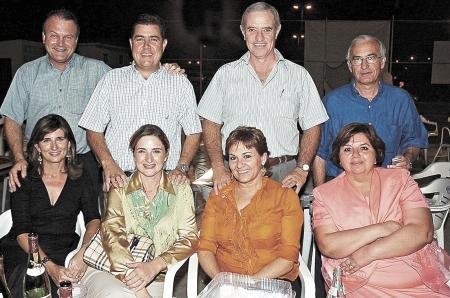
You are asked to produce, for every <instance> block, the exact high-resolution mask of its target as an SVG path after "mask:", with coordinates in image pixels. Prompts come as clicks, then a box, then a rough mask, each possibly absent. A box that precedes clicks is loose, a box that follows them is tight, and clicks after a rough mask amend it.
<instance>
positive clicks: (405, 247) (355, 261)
mask: <svg viewBox="0 0 450 298" xmlns="http://www.w3.org/2000/svg"><path fill="white" fill-rule="evenodd" d="M403 222H404V226H403V227H401V228H400V229H399V230H397V231H395V232H393V233H392V234H391V235H389V236H387V237H384V238H382V239H379V240H378V241H375V242H373V243H371V244H369V245H366V246H364V247H362V248H361V249H359V250H357V251H355V252H354V253H353V254H352V255H351V256H350V257H349V259H348V260H346V261H345V262H343V264H342V267H343V270H344V271H346V272H348V273H353V272H355V271H357V270H358V269H359V268H361V267H364V266H366V265H368V264H370V263H371V262H373V261H375V260H381V259H389V258H394V257H401V256H406V255H409V254H412V253H414V252H416V251H418V250H420V249H421V248H423V247H424V246H425V245H426V244H428V243H430V242H431V241H432V240H433V221H432V219H431V213H430V210H429V209H428V208H410V209H405V210H403Z"/></svg>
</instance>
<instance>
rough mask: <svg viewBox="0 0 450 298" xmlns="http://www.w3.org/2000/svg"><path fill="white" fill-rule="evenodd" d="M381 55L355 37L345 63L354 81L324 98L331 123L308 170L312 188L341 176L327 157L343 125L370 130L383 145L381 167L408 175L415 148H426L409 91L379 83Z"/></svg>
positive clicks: (375, 44)
mask: <svg viewBox="0 0 450 298" xmlns="http://www.w3.org/2000/svg"><path fill="white" fill-rule="evenodd" d="M385 53H386V48H385V47H384V45H383V44H382V43H381V41H380V40H378V39H377V38H375V37H373V36H369V35H360V36H358V37H356V38H355V39H354V40H353V41H352V43H351V45H350V47H349V49H348V51H347V57H346V58H347V64H348V68H349V70H350V72H351V73H352V75H353V80H352V82H351V83H350V84H347V85H345V86H342V87H340V88H338V89H336V90H333V91H332V92H330V93H329V94H327V96H325V98H324V99H323V101H324V105H325V108H326V110H327V112H328V116H329V117H330V118H329V120H328V121H326V122H325V123H324V125H322V133H321V141H320V146H319V149H318V151H317V156H316V158H315V161H314V165H313V170H314V181H315V184H316V185H320V184H322V183H324V182H325V180H326V177H327V176H329V177H336V176H337V175H339V174H340V173H341V172H342V169H340V168H338V167H336V166H335V165H333V163H332V162H331V160H330V158H329V157H330V153H331V147H332V144H333V141H334V139H335V138H336V136H337V134H338V133H339V131H340V129H341V128H342V127H344V126H345V125H346V124H349V123H352V122H360V123H369V124H371V125H373V126H374V128H375V130H376V132H377V134H378V135H379V136H380V137H381V139H382V140H383V141H384V142H385V144H386V154H385V159H384V161H383V166H384V167H395V168H404V169H408V170H409V169H410V168H411V164H412V162H413V161H414V160H415V159H416V158H417V156H418V154H419V151H420V148H426V147H427V146H428V137H427V131H426V129H425V127H424V125H423V124H422V122H421V120H420V118H419V114H418V113H417V110H416V107H415V105H414V102H413V100H412V99H411V97H410V96H409V94H408V92H406V91H405V90H403V89H400V88H397V87H394V86H392V85H388V84H385V83H383V82H382V79H381V77H382V70H383V68H384V66H385V63H386V57H385ZM393 159H394V160H393Z"/></svg>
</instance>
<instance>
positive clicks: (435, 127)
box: [420, 115, 439, 164]
mask: <svg viewBox="0 0 450 298" xmlns="http://www.w3.org/2000/svg"><path fill="white" fill-rule="evenodd" d="M420 120H422V122H423V124H425V128H426V129H427V131H428V138H429V137H437V136H438V135H439V130H438V124H437V122H434V121H430V120H428V119H427V118H425V117H424V116H423V115H420ZM428 127H430V128H432V129H431V130H428ZM423 153H424V158H425V164H427V163H428V149H427V148H424V149H423Z"/></svg>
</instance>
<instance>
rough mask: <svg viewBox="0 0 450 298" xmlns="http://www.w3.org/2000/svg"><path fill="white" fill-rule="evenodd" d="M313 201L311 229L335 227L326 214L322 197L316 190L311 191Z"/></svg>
mask: <svg viewBox="0 0 450 298" xmlns="http://www.w3.org/2000/svg"><path fill="white" fill-rule="evenodd" d="M313 195H314V200H313V203H312V211H313V216H312V225H313V229H315V228H317V227H319V226H325V225H335V223H334V221H333V219H332V218H331V215H330V213H329V212H328V210H327V208H326V206H325V204H324V202H323V199H322V196H321V195H320V192H319V191H318V190H317V189H314V190H313Z"/></svg>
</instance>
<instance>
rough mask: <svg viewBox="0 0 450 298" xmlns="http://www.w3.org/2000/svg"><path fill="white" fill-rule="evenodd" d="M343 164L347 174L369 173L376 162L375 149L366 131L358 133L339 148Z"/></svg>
mask: <svg viewBox="0 0 450 298" xmlns="http://www.w3.org/2000/svg"><path fill="white" fill-rule="evenodd" d="M339 159H340V161H341V166H342V168H343V169H344V170H345V172H346V173H347V174H355V175H358V174H368V173H369V172H370V171H371V170H372V169H373V168H374V167H375V164H376V153H375V149H374V148H373V146H372V145H371V143H370V141H369V139H368V138H367V136H366V135H365V134H364V133H357V134H355V135H354V136H353V137H351V138H350V140H349V141H348V142H347V143H346V144H345V145H344V146H341V148H340V150H339Z"/></svg>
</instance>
